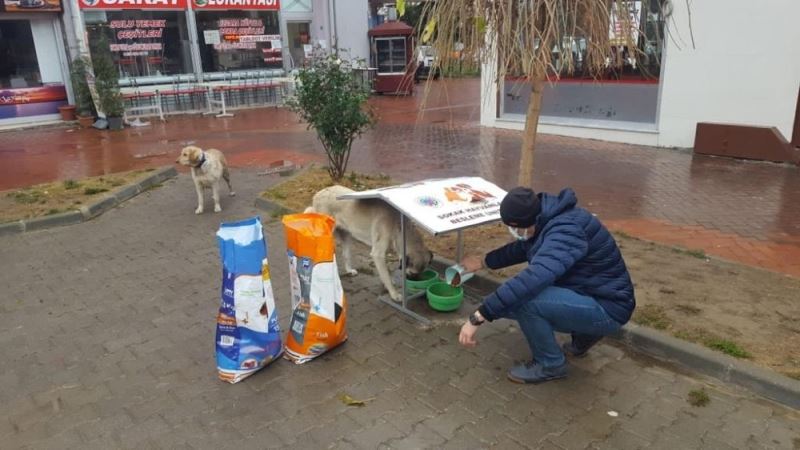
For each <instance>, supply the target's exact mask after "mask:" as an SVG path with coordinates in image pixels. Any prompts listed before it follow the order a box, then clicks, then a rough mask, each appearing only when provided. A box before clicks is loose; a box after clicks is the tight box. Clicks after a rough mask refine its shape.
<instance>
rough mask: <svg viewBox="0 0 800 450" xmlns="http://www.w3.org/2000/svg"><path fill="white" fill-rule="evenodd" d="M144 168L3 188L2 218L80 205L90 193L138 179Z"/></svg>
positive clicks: (31, 215) (25, 216) (0, 200)
mask: <svg viewBox="0 0 800 450" xmlns="http://www.w3.org/2000/svg"><path fill="white" fill-rule="evenodd" d="M144 173H145V172H143V171H130V172H120V173H115V174H106V175H102V176H97V177H86V178H80V179H68V180H59V181H53V182H50V183H42V184H37V185H35V186H31V187H27V188H22V189H15V190H11V191H5V192H0V222H13V221H15V220H20V219H30V218H34V217H42V216H47V215H51V214H55V213H56V212H55V211H58V212H64V211H69V210H72V209H76V208H77V206H76V205H80V204H81V203H82V202H85V201H86V198H87V196H92V195H95V194H99V193H101V192H106V191H109V190H111V189H113V188H115V187H116V186H120V185H124V184H128V183H131V182H135V181H138V180H139V179H141V178H142V177H143V176H144Z"/></svg>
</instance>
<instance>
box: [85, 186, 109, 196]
mask: <svg viewBox="0 0 800 450" xmlns="http://www.w3.org/2000/svg"><path fill="white" fill-rule="evenodd" d="M103 192H108V189H106V188H98V187H87V188H86V189H84V190H83V194H84V195H95V194H101V193H103Z"/></svg>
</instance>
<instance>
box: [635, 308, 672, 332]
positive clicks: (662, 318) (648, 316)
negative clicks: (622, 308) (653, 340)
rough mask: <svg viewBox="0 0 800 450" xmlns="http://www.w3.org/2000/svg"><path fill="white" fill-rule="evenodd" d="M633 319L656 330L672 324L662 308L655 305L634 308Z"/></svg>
mask: <svg viewBox="0 0 800 450" xmlns="http://www.w3.org/2000/svg"><path fill="white" fill-rule="evenodd" d="M633 321H634V322H636V323H638V324H639V325H644V326H646V327H650V328H655V329H656V330H666V329H667V328H669V327H670V326H671V325H672V321H671V320H670V319H669V317H667V314H666V312H664V308H662V307H661V306H657V305H644V306H640V307H638V308H636V312H635V313H634V315H633Z"/></svg>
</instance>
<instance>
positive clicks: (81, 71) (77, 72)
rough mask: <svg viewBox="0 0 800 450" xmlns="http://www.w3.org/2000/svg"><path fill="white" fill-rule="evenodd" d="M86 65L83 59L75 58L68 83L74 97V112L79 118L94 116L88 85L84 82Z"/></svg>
mask: <svg viewBox="0 0 800 450" xmlns="http://www.w3.org/2000/svg"><path fill="white" fill-rule="evenodd" d="M87 70H88V63H87V61H86V60H85V59H83V58H76V59H74V60H73V61H72V65H71V67H70V81H71V82H72V92H73V94H74V95H75V111H76V112H77V113H78V116H79V117H87V116H93V115H94V101H93V100H92V92H91V91H90V90H89V83H88V82H87V81H86V75H87Z"/></svg>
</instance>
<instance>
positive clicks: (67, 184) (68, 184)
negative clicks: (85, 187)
mask: <svg viewBox="0 0 800 450" xmlns="http://www.w3.org/2000/svg"><path fill="white" fill-rule="evenodd" d="M79 187H81V184H80V183H78V182H77V181H75V180H65V181H64V189H66V190H71V189H77V188H79Z"/></svg>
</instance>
